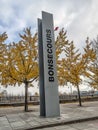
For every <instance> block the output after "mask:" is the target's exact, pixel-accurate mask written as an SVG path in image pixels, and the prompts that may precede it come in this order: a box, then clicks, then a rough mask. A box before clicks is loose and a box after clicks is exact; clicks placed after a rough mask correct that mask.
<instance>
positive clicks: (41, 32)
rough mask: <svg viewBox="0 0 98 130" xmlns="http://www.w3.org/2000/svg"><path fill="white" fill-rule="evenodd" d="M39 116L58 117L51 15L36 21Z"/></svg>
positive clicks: (47, 14) (45, 14)
mask: <svg viewBox="0 0 98 130" xmlns="http://www.w3.org/2000/svg"><path fill="white" fill-rule="evenodd" d="M38 43H39V85H40V116H45V117H55V116H60V106H59V94H58V83H57V70H56V54H55V43H54V27H53V15H52V14H50V13H46V12H42V20H41V19H38Z"/></svg>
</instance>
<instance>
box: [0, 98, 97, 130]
mask: <svg viewBox="0 0 98 130" xmlns="http://www.w3.org/2000/svg"><path fill="white" fill-rule="evenodd" d="M23 109H24V108H23V107H0V130H26V129H28V130H29V129H35V128H36V129H37V128H38V129H39V130H40V129H43V130H55V129H58V130H82V129H83V130H98V125H97V124H98V120H94V121H93V123H92V121H88V122H87V121H86V122H83V123H74V122H77V121H81V120H87V119H91V118H92V119H95V117H96V119H98V112H97V111H98V101H94V102H85V103H83V106H82V107H79V106H78V103H70V104H62V105H60V110H61V116H60V117H55V118H42V117H40V116H39V106H29V110H30V111H29V112H24V111H23ZM69 123H70V125H69ZM65 124H66V125H65ZM91 124H92V125H91ZM94 124H95V125H94ZM57 125H60V126H57ZM47 126H49V128H44V127H47ZM53 126H55V127H53ZM83 126H88V128H87V127H83ZM79 127H80V128H79Z"/></svg>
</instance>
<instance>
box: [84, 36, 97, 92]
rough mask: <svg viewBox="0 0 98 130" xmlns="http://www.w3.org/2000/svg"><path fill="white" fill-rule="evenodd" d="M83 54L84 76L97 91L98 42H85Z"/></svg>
mask: <svg viewBox="0 0 98 130" xmlns="http://www.w3.org/2000/svg"><path fill="white" fill-rule="evenodd" d="M84 51H85V54H84V55H83V57H84V58H83V59H84V60H85V62H87V67H86V69H87V71H86V76H87V77H88V78H89V80H90V81H89V84H90V85H91V86H92V87H94V88H97V89H98V41H96V40H94V41H92V42H90V40H89V38H87V40H86V47H85V48H84Z"/></svg>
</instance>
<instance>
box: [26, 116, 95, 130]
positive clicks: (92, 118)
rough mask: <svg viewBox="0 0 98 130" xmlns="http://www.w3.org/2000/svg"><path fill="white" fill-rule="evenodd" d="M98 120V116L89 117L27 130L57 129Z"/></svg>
mask: <svg viewBox="0 0 98 130" xmlns="http://www.w3.org/2000/svg"><path fill="white" fill-rule="evenodd" d="M96 119H98V116H96V117H89V118H83V119H76V120H71V121H62V122H56V123H55V122H54V123H52V124H46V125H42V126H35V127H32V128H28V129H25V130H33V129H34V130H35V129H43V128H49V127H55V126H61V125H69V124H74V123H80V122H85V121H92V120H96Z"/></svg>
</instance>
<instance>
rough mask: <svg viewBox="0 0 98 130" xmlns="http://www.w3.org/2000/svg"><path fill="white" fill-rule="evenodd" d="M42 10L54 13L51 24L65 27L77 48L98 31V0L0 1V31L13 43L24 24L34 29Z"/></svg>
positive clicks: (35, 29) (93, 36)
mask: <svg viewBox="0 0 98 130" xmlns="http://www.w3.org/2000/svg"><path fill="white" fill-rule="evenodd" d="M42 10H43V11H47V12H49V13H52V14H53V16H54V26H55V27H56V26H59V28H62V27H64V28H65V30H67V32H68V33H67V35H68V38H69V39H70V40H73V41H74V43H75V44H76V45H77V47H82V46H83V44H84V42H85V39H86V37H87V36H89V37H90V39H92V38H96V36H97V34H98V32H97V31H98V0H0V33H3V32H4V31H6V32H7V34H8V35H9V41H10V42H12V41H16V40H17V39H18V32H20V31H22V30H23V29H24V28H26V27H29V26H31V28H32V33H34V32H36V31H37V18H41V11H42Z"/></svg>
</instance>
